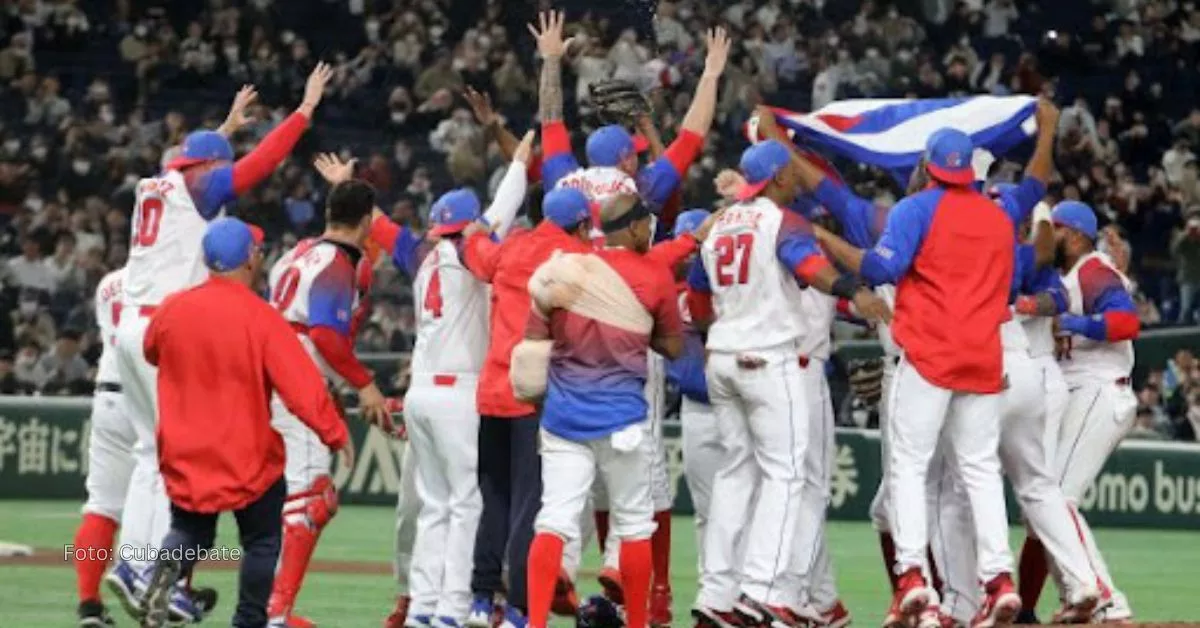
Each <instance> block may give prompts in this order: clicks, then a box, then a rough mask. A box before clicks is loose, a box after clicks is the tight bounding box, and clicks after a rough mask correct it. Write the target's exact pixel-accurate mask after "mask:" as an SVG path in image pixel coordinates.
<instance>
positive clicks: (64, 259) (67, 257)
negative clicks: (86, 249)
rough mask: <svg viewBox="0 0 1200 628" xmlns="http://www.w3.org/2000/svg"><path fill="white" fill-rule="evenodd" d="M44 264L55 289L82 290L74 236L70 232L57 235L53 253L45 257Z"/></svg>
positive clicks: (66, 290) (64, 290)
mask: <svg viewBox="0 0 1200 628" xmlns="http://www.w3.org/2000/svg"><path fill="white" fill-rule="evenodd" d="M45 264H46V268H48V269H49V270H50V277H51V281H52V283H53V284H54V289H55V291H63V292H68V291H73V292H81V291H82V290H83V282H82V281H81V278H80V273H79V267H78V266H77V265H76V264H75V236H74V235H72V234H71V232H69V231H65V232H63V233H62V234H61V235H59V236H58V241H57V242H56V243H55V244H54V255H51V256H50V257H48V258H46V259H45Z"/></svg>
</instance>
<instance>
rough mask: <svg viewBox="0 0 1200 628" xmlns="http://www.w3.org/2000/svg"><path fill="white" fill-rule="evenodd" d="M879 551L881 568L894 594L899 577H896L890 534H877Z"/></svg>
mask: <svg viewBox="0 0 1200 628" xmlns="http://www.w3.org/2000/svg"><path fill="white" fill-rule="evenodd" d="M879 549H880V550H882V551H883V568H884V569H886V570H887V577H888V582H889V583H891V585H892V593H895V592H896V587H897V586H898V584H897V583H898V582H899V580H900V577H899V576H897V575H896V544H895V543H894V542H893V541H892V535H891V533H890V532H880V533H879Z"/></svg>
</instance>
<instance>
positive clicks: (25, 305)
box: [17, 300, 38, 318]
mask: <svg viewBox="0 0 1200 628" xmlns="http://www.w3.org/2000/svg"><path fill="white" fill-rule="evenodd" d="M17 307H18V308H19V309H20V311H21V316H24V317H25V318H32V317H33V315H34V314H37V310H38V302H37V301H24V300H23V301H21V303H20V305H19V306H17Z"/></svg>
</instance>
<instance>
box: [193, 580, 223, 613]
mask: <svg viewBox="0 0 1200 628" xmlns="http://www.w3.org/2000/svg"><path fill="white" fill-rule="evenodd" d="M190 595H191V597H192V604H193V605H194V606H195V607H196V610H197V611H199V612H200V615H201V616H202V617H207V616H208V615H210V614H211V613H212V612H213V609H215V608H216V607H217V599H218V597H219V596H218V595H217V590H216V589H214V588H212V587H199V588H193V589H192V590H191V592H190Z"/></svg>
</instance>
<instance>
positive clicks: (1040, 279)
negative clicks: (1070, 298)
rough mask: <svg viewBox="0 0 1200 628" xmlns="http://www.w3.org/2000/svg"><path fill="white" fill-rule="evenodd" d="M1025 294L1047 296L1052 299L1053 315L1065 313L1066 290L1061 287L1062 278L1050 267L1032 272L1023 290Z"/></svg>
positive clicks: (1064, 287)
mask: <svg viewBox="0 0 1200 628" xmlns="http://www.w3.org/2000/svg"><path fill="white" fill-rule="evenodd" d="M1023 291H1024V292H1025V293H1026V294H1048V295H1050V298H1051V299H1054V312H1055V314H1062V313H1063V312H1066V311H1067V288H1066V286H1064V285H1063V282H1062V277H1060V276H1059V274H1058V271H1056V270H1054V267H1052V266H1043V267H1042V268H1039V269H1037V270H1036V271H1034V273H1033V276H1032V277H1031V278H1030V281H1029V283H1028V285H1027V286H1026V287H1025V289H1024V290H1023Z"/></svg>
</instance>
